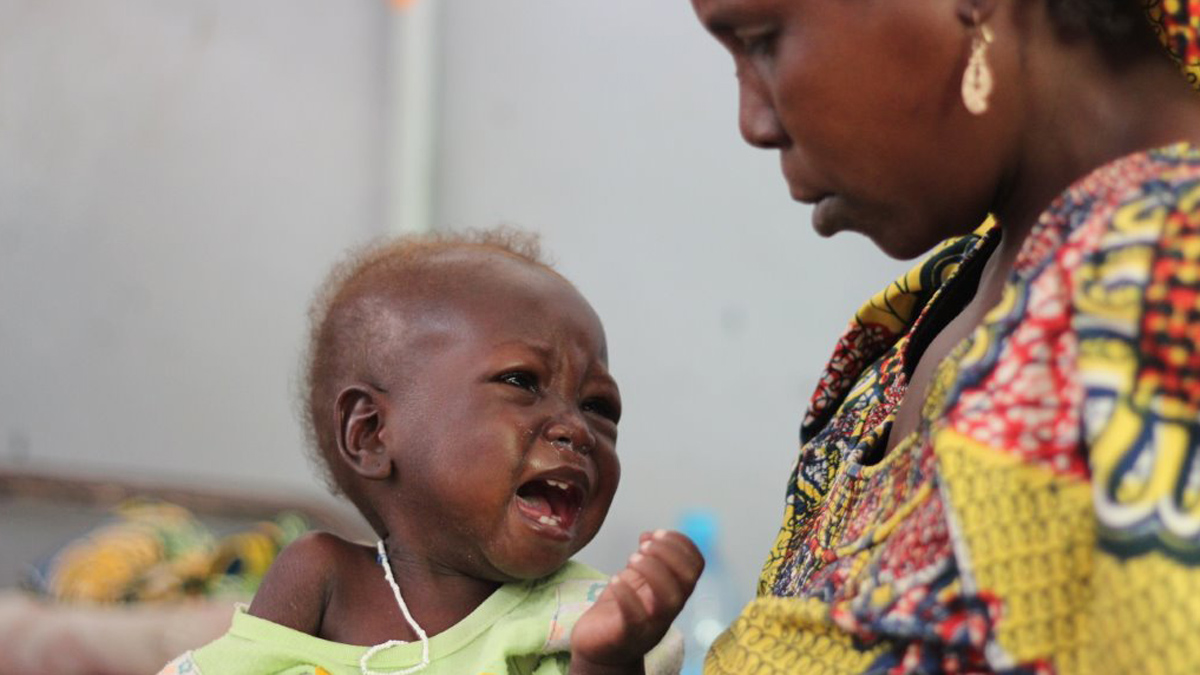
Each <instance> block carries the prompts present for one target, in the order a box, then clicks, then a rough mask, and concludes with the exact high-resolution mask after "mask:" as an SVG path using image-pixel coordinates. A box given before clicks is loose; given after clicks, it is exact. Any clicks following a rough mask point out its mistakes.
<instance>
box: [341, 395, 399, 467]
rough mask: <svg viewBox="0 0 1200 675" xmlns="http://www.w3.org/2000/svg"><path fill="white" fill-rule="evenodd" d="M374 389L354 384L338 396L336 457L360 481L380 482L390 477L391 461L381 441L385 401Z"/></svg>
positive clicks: (385, 446) (384, 444) (382, 440)
mask: <svg viewBox="0 0 1200 675" xmlns="http://www.w3.org/2000/svg"><path fill="white" fill-rule="evenodd" d="M383 396H385V394H384V393H383V392H381V391H379V390H378V389H375V388H374V387H371V386H369V385H363V384H355V385H351V386H349V387H346V388H345V389H343V390H342V392H341V393H340V394H338V396H337V401H336V403H335V405H336V406H337V447H338V455H340V456H341V458H342V461H344V462H346V464H347V465H349V466H350V468H351V469H353V470H354V472H355V473H357V474H358V475H360V476H362V477H363V478H370V479H374V480H383V479H384V478H387V477H388V476H390V475H392V459H391V457H390V456H389V455H388V451H387V445H386V443H385V442H384V439H383V438H381V432H382V430H383V421H384V408H385V407H386V405H387V404H386V401H383V400H382V397H383Z"/></svg>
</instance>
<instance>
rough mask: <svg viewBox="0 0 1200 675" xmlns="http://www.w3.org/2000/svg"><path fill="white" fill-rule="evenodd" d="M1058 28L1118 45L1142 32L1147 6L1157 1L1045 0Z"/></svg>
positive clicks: (1144, 26) (1144, 28)
mask: <svg viewBox="0 0 1200 675" xmlns="http://www.w3.org/2000/svg"><path fill="white" fill-rule="evenodd" d="M1047 2H1049V4H1050V14H1051V16H1053V17H1054V19H1055V20H1056V21H1058V23H1059V25H1060V26H1061V27H1062V28H1064V29H1065V30H1067V31H1070V32H1074V33H1090V34H1091V35H1092V36H1094V37H1095V38H1096V39H1098V40H1100V41H1101V42H1103V43H1118V42H1120V41H1122V40H1128V39H1129V38H1130V36H1131V35H1134V34H1135V33H1138V32H1142V31H1144V30H1146V27H1147V25H1148V24H1147V21H1146V17H1145V11H1146V6H1147V5H1154V4H1156V2H1157V0H1047Z"/></svg>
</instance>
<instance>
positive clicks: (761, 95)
mask: <svg viewBox="0 0 1200 675" xmlns="http://www.w3.org/2000/svg"><path fill="white" fill-rule="evenodd" d="M738 127H739V129H740V130H741V132H742V138H743V139H745V141H746V142H747V143H749V144H750V145H753V146H754V147H756V148H763V149H766V150H770V149H773V148H778V147H781V146H782V145H783V144H784V142H785V141H786V138H787V135H786V134H785V133H784V132H783V126H782V125H781V124H780V123H779V116H778V115H777V114H776V112H775V106H774V105H773V104H772V102H771V99H770V96H769V95H768V93H767V92H766V91H764V89H763V87H762V83H761V82H759V81H758V80H757V78H754V77H744V78H739V84H738Z"/></svg>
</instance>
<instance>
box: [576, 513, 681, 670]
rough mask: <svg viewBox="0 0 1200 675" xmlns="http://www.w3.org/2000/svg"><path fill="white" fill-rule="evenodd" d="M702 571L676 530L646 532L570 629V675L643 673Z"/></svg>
mask: <svg viewBox="0 0 1200 675" xmlns="http://www.w3.org/2000/svg"><path fill="white" fill-rule="evenodd" d="M703 570H704V557H703V556H702V555H700V551H699V550H698V549H697V548H696V545H695V544H693V543H692V541H691V540H690V539H688V538H687V537H685V536H683V535H682V534H680V533H678V532H668V531H667V530H657V531H655V532H653V533H644V534H642V536H641V538H640V545H639V546H638V550H637V552H636V553H634V554H633V555H632V556H630V558H629V564H628V565H626V566H625V569H623V570H621V572H620V573H619V574H617V575H616V576H615V577H613V578H612V580H611V581H610V582H609V584H608V587H607V588H605V589H604V592H603V593H601V594H600V598H599V599H597V600H596V604H595V605H593V606H592V608H591V609H589V610H588V611H587V612H585V613H584V614H583V616H581V617H580V618H579V621H578V622H577V623H576V624H575V628H574V630H573V631H572V632H571V673H572V674H573V675H585V674H586V675H593V674H603V675H609V674H616V673H621V674H622V675H624V674H627V673H642V672H643V659H644V658H645V656H646V653H647V652H649V651H650V650H651V649H652V648H654V646H655V645H657V644H658V643H659V641H661V640H662V639H663V636H664V635H666V633H667V629H668V628H670V627H671V622H672V621H674V620H675V617H676V616H678V615H679V611H680V610H682V609H683V604H684V603H685V602H686V601H687V599H688V596H690V595H691V594H692V589H694V588H695V587H696V580H697V579H699V578H700V573H701V572H702V571H703Z"/></svg>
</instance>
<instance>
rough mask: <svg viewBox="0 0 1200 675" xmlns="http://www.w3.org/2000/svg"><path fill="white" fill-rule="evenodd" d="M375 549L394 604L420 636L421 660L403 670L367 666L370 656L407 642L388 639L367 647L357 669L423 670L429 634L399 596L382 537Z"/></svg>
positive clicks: (400, 674) (399, 673)
mask: <svg viewBox="0 0 1200 675" xmlns="http://www.w3.org/2000/svg"><path fill="white" fill-rule="evenodd" d="M375 550H376V551H377V552H378V554H379V555H378V560H379V564H380V565H381V566H382V567H383V577H384V578H385V579H387V582H388V586H391V587H392V595H394V596H396V604H397V605H400V611H401V612H402V613H403V614H404V619H405V620H406V621H408V625H409V626H412V629H413V632H415V633H416V634H417V637H419V638H421V662H420V663H418V664H417V665H415V666H412V667H411V668H405V669H404V670H393V671H389V672H387V673H382V672H378V671H374V670H371V669H370V668H368V667H367V661H370V660H371V657H372V656H375V655H376V654H378V653H379V652H381V651H383V650H385V649H388V648H390V647H395V646H396V645H405V644H408V643H407V642H405V641H404V640H388V641H387V642H384V643H381V644H377V645H375V646H374V647H371V648H370V649H368V650H367V653H366V654H363V656H362V658H361V659H359V661H358V670H359V672H361V673H362V675H408V674H409V673H415V672H417V671H418V670H424V669H425V667H426V666H428V665H429V636H428V635H426V634H425V631H424V630H423V629H422V628H421V627H420V626H418V625H417V621H416V619H413V617H412V614H411V613H409V611H408V605H406V604H405V603H404V598H403V597H401V596H400V587H399V586H397V585H396V577H394V576H392V565H391V563H389V562H388V556H387V550H386V549H385V548H384V547H383V540H382V539H380V540H379V541H378V542H377V543H376V544H375Z"/></svg>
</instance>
